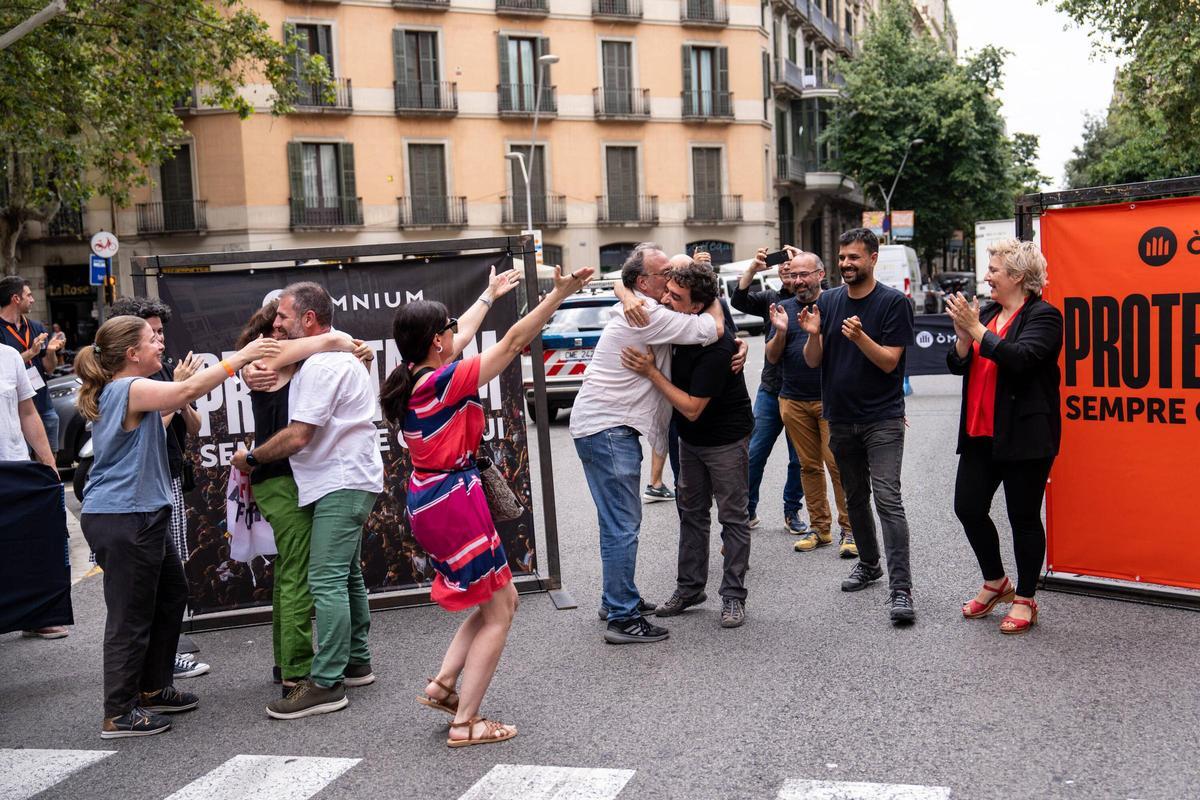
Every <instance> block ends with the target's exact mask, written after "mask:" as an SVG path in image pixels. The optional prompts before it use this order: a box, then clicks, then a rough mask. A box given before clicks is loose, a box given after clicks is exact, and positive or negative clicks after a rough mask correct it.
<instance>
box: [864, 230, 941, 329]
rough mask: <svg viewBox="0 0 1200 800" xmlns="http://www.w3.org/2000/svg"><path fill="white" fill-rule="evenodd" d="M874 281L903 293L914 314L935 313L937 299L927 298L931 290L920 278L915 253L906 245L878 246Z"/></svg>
mask: <svg viewBox="0 0 1200 800" xmlns="http://www.w3.org/2000/svg"><path fill="white" fill-rule="evenodd" d="M875 280H877V281H879V282H880V283H882V284H884V285H886V286H890V287H892V288H893V289H895V290H896V291H899V292H903V293H904V296H905V297H907V298H908V299H909V301H911V302H912V305H913V312H914V313H936V311H937V303H938V298H937V297H934V298H932V299H931V298H929V297H928V296H927V295H928V294H929V293H930V292H932V291H933V289H932V287H930V286H928V285H927V284H926V283H925V281H924V280H923V279H922V278H921V265H920V263H919V262H918V261H917V251H916V250H913V249H912V248H911V247H909V246H908V245H904V244H885V245H880V247H879V261H877V262H876V264H875ZM931 306H932V312H931V311H930V308H931Z"/></svg>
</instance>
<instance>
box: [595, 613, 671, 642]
mask: <svg viewBox="0 0 1200 800" xmlns="http://www.w3.org/2000/svg"><path fill="white" fill-rule="evenodd" d="M670 635H671V634H670V632H669V631H668V630H667V629H666V628H660V627H658V626H657V625H651V624H650V622H649V621H648V620H647V619H646V618H645V617H634V618H633V619H627V620H622V621H621V622H610V623H608V630H606V631H604V641H606V642H608V643H609V644H645V643H648V642H661V641H662V640H663V639H666V638H667V637H668V636H670Z"/></svg>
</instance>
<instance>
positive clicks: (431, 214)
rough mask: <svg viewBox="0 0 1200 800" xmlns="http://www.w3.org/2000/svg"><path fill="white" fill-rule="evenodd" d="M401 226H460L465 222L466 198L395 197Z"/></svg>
mask: <svg viewBox="0 0 1200 800" xmlns="http://www.w3.org/2000/svg"><path fill="white" fill-rule="evenodd" d="M396 202H397V204H398V205H399V206H400V227H401V228H461V227H464V226H466V224H467V198H466V197H448V196H446V195H413V196H412V197H397V198H396Z"/></svg>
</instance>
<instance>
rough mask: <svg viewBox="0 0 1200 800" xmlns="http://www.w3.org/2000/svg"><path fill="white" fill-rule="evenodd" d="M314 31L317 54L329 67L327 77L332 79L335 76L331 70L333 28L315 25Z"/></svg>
mask: <svg viewBox="0 0 1200 800" xmlns="http://www.w3.org/2000/svg"><path fill="white" fill-rule="evenodd" d="M316 29H317V52H318V53H320V54H321V57H322V58H324V59H325V63H326V64H328V65H329V76H330V77H331V78H332V77H333V76H334V75H335V74H336V73H335V72H334V69H333V28H331V27H330V26H328V25H317V26H316Z"/></svg>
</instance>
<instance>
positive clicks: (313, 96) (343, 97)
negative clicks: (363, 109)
mask: <svg viewBox="0 0 1200 800" xmlns="http://www.w3.org/2000/svg"><path fill="white" fill-rule="evenodd" d="M292 80H293V82H294V83H295V84H296V89H297V91H298V93H299V96H298V97H297V98H296V110H297V111H301V112H309V113H311V112H319V113H334V114H349V113H350V112H351V111H353V110H354V88H353V85H352V84H351V81H350V79H349V78H334V79H333V86H332V87H331V90H330V92H329V93H328V94H326V90H325V88H324V87H322V86H314V85H312V84H310V83H307V82H305V81H303V80H300V79H299V78H293V79H292Z"/></svg>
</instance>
